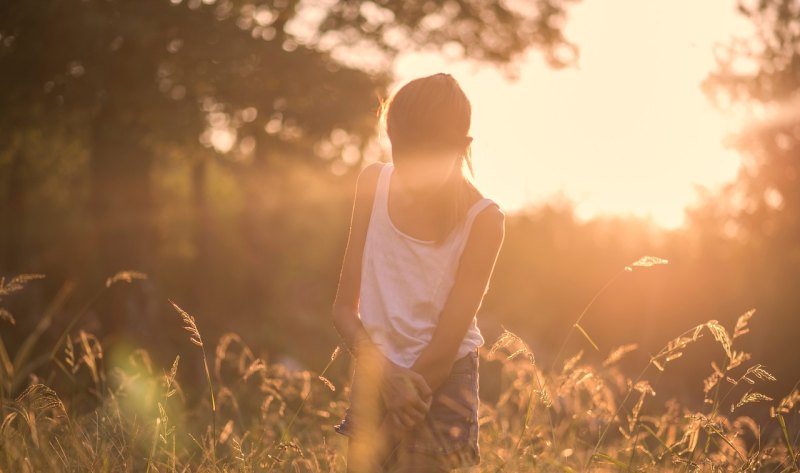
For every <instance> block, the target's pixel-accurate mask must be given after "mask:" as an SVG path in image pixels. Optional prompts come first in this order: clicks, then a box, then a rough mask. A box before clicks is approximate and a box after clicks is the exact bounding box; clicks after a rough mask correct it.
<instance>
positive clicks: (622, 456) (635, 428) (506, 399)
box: [0, 257, 800, 473]
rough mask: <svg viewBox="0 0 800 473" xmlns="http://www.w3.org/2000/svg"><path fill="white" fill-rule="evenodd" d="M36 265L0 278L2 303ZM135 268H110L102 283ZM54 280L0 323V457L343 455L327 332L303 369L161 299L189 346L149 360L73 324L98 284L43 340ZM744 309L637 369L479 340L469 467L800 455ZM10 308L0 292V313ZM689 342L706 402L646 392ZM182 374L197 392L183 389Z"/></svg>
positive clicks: (258, 463) (749, 462)
mask: <svg viewBox="0 0 800 473" xmlns="http://www.w3.org/2000/svg"><path fill="white" fill-rule="evenodd" d="M660 264H666V261H665V260H660V259H654V258H652V257H646V258H643V259H640V260H638V261H637V262H635V263H633V264H631V265H628V266H625V267H624V268H623V269H622V270H621V272H620V273H618V274H616V275H614V277H612V278H611V280H610V281H609V282H607V283H606V284H605V285H604V286H602V288H601V290H600V291H599V292H598V293H597V294H595V296H594V297H592V298H591V299H590V301H589V303H588V305H587V306H586V308H585V309H584V310H583V311H582V313H581V314H579V316H578V317H577V319H576V321H575V323H574V324H573V327H572V329H571V330H570V332H569V333H568V334H565V338H566V337H569V336H571V334H572V333H579V334H580V335H581V336H582V337H583V339H584V341H585V344H586V346H585V349H587V350H595V351H597V350H598V347H597V345H596V344H595V343H594V342H593V340H592V337H591V334H589V333H588V332H587V331H586V330H585V329H584V327H583V325H581V322H582V321H583V320H584V319H585V318H586V317H589V316H590V312H589V309H590V308H591V306H592V304H593V303H594V302H595V301H596V300H597V299H598V297H600V296H601V295H602V293H603V292H604V291H605V290H606V289H607V288H608V287H609V286H610V285H611V284H612V283H613V282H614V281H615V280H617V278H619V277H620V276H621V275H622V274H625V273H632V272H634V269H638V268H649V267H651V266H655V265H660ZM41 277H43V276H41V275H21V276H17V277H16V278H13V279H12V280H11V281H9V282H6V281H5V280H0V303H2V300H3V299H4V298H6V297H8V296H10V295H11V294H13V293H15V292H17V291H20V290H24V288H25V286H26V285H28V284H32V283H35V280H36V279H39V278H41ZM144 277H146V276H145V275H143V274H141V273H136V272H122V273H119V274H118V275H115V276H113V277H111V278H109V280H108V281H107V285H106V287H108V286H110V285H113V284H117V283H120V282H127V283H134V282H135V280H136V279H142V278H144ZM104 289H105V288H101V289H100V290H99V291H98V295H99V294H101V293H102V291H103V290H104ZM65 292H66V293H68V292H69V289H68V288H67V289H64V290H63V291H62V293H60V295H59V296H58V297H57V298H56V300H54V301H53V303H52V304H51V305H50V306H49V307H48V308H47V310H46V311H45V313H43V315H42V317H41V319H40V320H39V322H38V323H37V325H36V328H35V329H34V330H33V331H32V332H31V333H30V334H29V335H28V336H27V339H26V340H25V341H24V342H23V343H22V344H21V345H20V347H21V348H20V349H19V350H18V352H17V353H13V354H12V353H8V352H7V350H6V345H4V344H3V336H4V334H3V331H2V325H0V374H2V380H0V381H1V382H0V389H2V391H1V392H0V418H2V423H1V424H0V471H30V472H33V471H37V472H38V471H114V472H116V471H135V472H139V471H147V472H166V471H169V472H177V471H213V472H217V471H219V472H222V471H242V472H257V471H286V472H288V471H292V472H295V471H309V472H329V471H344V467H345V447H346V441H345V440H344V439H343V437H341V436H339V435H338V434H336V433H335V432H334V431H333V429H332V426H333V425H334V424H335V423H336V422H337V421H338V420H339V418H340V417H341V416H342V414H343V413H344V409H345V407H346V400H347V393H348V389H347V388H345V389H337V388H336V386H335V385H334V384H333V383H332V382H331V381H330V380H328V378H327V377H326V373H327V371H328V369H329V368H330V367H331V366H332V364H333V363H335V362H336V360H337V359H339V358H341V357H340V356H339V354H340V350H339V349H338V348H336V349H334V350H333V354H332V355H331V357H330V359H329V360H328V361H327V364H326V366H324V367H323V368H322V370H321V371H320V372H319V373H315V374H312V373H311V372H310V371H299V372H298V371H289V370H287V369H286V368H285V367H283V366H282V365H279V364H274V363H270V362H268V361H267V360H264V359H260V358H257V357H256V356H255V355H254V352H253V350H252V349H251V348H250V347H249V346H248V345H247V344H246V343H245V341H244V340H243V339H242V338H241V337H240V336H238V335H237V334H233V333H228V334H225V335H223V336H222V337H221V338H220V339H219V340H218V342H217V345H216V347H215V349H214V350H213V351H212V350H208V351H207V350H206V348H207V347H209V346H208V344H207V340H204V339H203V338H202V336H201V333H200V329H199V327H198V323H197V321H196V320H195V319H194V317H192V316H191V315H189V314H188V313H187V312H186V311H184V310H183V309H181V308H180V307H179V306H178V305H177V304H175V303H174V302H172V300H167V301H165V302H167V303H169V304H171V305H172V307H173V308H174V309H175V310H176V311H177V313H178V314H179V316H180V321H181V322H182V323H183V325H184V328H185V329H186V330H187V331H188V332H189V340H190V341H191V342H192V343H194V344H195V345H197V346H198V347H199V348H200V350H197V351H187V352H185V353H182V356H176V357H175V358H174V361H173V362H172V364H171V366H168V367H163V368H159V367H156V366H154V364H153V362H152V360H151V359H150V356H149V354H148V352H147V351H146V349H145V348H133V349H129V350H128V351H123V350H122V349H121V348H119V347H102V346H101V345H100V343H99V341H98V340H97V338H96V337H95V336H94V335H93V334H91V333H89V332H88V331H86V330H85V329H82V328H80V324H79V322H80V320H81V317H83V314H84V313H85V312H86V310H87V308H88V307H89V306H91V304H92V302H93V300H95V299H96V297H98V295H95V296H94V297H92V298H90V300H89V301H88V302H87V303H86V305H85V306H84V308H83V309H82V310H81V311H79V312H78V314H77V315H76V316H74V318H73V320H71V321H70V322H68V323H67V329H66V330H65V331H64V333H62V334H59V335H58V336H57V337H56V340H57V343H56V345H55V346H51V347H42V346H40V345H41V338H42V335H43V334H44V333H46V331H47V330H48V329H49V327H50V324H51V322H52V320H53V317H54V316H55V315H56V314H57V313H59V311H60V310H61V307H62V306H63V303H64V300H65ZM754 315H755V310H753V309H751V310H748V311H746V312H745V313H743V314H742V315H741V316H740V317H739V319H738V321H737V323H736V325H735V326H734V327H732V328H730V330H729V329H728V328H726V327H724V326H723V325H722V324H720V323H719V322H717V321H715V320H710V321H707V322H705V323H703V324H699V325H697V326H695V327H692V328H690V329H689V330H687V331H685V332H684V333H682V334H678V335H677V336H675V337H673V338H672V339H670V340H666V341H665V345H664V347H663V348H662V349H661V350H659V351H658V352H657V353H655V354H654V355H651V356H650V357H649V360H648V361H647V363H646V364H645V365H644V366H642V367H641V370H640V371H639V372H638V373H636V374H635V375H634V376H629V375H628V374H626V373H624V372H623V371H622V370H621V369H620V368H619V361H620V360H622V359H623V358H624V357H625V356H626V355H628V354H629V353H631V352H633V351H635V350H637V349H638V347H637V345H636V344H633V343H631V344H628V345H623V346H620V347H618V348H616V349H614V350H611V351H610V352H609V353H608V354H607V356H605V359H604V361H602V362H600V363H592V362H588V361H586V360H584V357H583V354H584V352H583V351H582V350H581V351H579V352H578V353H574V354H572V355H570V356H569V357H568V358H566V359H564V360H562V359H561V357H562V355H564V353H563V352H564V349H565V347H566V346H567V344H566V342H565V343H564V345H563V346H562V349H561V350H560V351H559V353H558V355H557V356H556V358H555V359H554V361H553V363H552V364H551V366H549V367H546V368H542V367H541V366H539V364H538V363H537V360H536V358H535V356H534V353H533V350H532V349H531V348H530V346H528V345H527V344H526V343H525V341H524V340H523V339H522V338H520V337H519V336H517V335H516V334H514V333H512V332H510V331H507V330H506V331H505V332H504V333H503V334H502V336H500V337H499V338H498V340H497V341H496V342H495V343H493V344H492V345H491V346H489V347H487V348H486V349H482V350H481V357H482V359H483V360H486V361H488V360H501V361H502V363H501V378H500V383H501V385H500V388H501V393H500V396H499V398H498V400H497V401H496V402H491V403H490V402H482V404H481V408H480V412H479V423H480V448H481V454H482V463H481V465H480V467H478V468H475V469H474V470H475V471H508V472H518V471H566V472H570V471H665V472H666V471H670V472H672V471H681V472H684V471H685V472H689V471H709V472H711V471H764V472H776V473H777V472H791V471H797V470H798V449H799V447H800V446H799V445H798V440H799V438H800V428H798V421H800V415H799V414H800V412H798V408H800V391H799V390H798V385H797V384H795V386H794V388H793V389H792V390H791V391H790V392H789V393H787V395H786V396H785V397H783V398H781V399H772V398H771V397H770V396H767V395H765V394H764V393H763V392H764V390H763V389H762V388H761V386H763V385H766V384H768V383H772V382H774V381H775V376H773V375H772V374H771V373H770V372H769V370H768V369H767V368H766V367H765V366H763V365H762V364H759V363H756V362H752V361H751V360H750V359H751V355H750V354H748V353H745V352H744V351H742V350H741V349H740V348H739V341H740V338H741V337H744V336H746V335H747V334H748V332H749V323H750V321H751V319H752V317H754ZM15 322H16V321H15V319H14V316H13V314H10V313H9V312H8V311H7V310H4V309H2V307H0V324H14V323H15ZM201 322H202V321H201ZM701 343H712V344H714V345H715V346H718V347H719V350H720V354H721V356H722V360H723V362H722V363H721V365H718V364H717V363H716V362H713V361H712V363H711V366H712V369H711V372H710V373H709V375H708V377H707V378H705V379H704V380H697V382H698V384H701V385H702V386H703V389H702V391H698V400H699V399H703V400H704V403H702V406H704V407H703V408H702V409H690V408H688V407H687V406H681V405H679V404H678V403H677V402H676V401H674V400H669V401H666V402H665V403H663V405H657V404H656V403H655V402H654V399H656V397H655V394H656V391H657V390H660V389H661V387H660V384H659V377H660V374H661V373H662V372H664V371H665V370H669V369H672V368H671V367H672V366H673V365H672V364H671V362H672V361H673V360H675V359H677V358H679V357H681V356H683V355H684V354H685V353H688V352H689V351H691V350H692V348H693V346H694V345H697V344H701ZM789 348H790V347H787V349H789ZM187 364H188V365H190V366H191V365H200V364H201V365H202V367H203V372H204V374H205V378H206V383H205V386H183V385H182V384H181V378H182V375H181V371H183V370H185V367H186V366H187ZM179 366H180V367H181V369H180V370H179ZM212 368H213V369H212ZM187 389H189V390H191V391H192V392H193V393H197V394H198V396H196V397H197V398H198V399H199V401H198V402H196V403H192V404H190V403H189V402H188V401H187V396H186V390H187ZM206 391H207V393H206ZM206 394H207V395H206ZM750 404H760V405H762V406H763V409H764V412H765V414H766V413H768V415H766V416H765V418H766V419H767V420H765V421H762V422H761V423H759V422H757V421H756V420H755V419H753V418H750V417H748V416H745V415H742V414H741V410H740V409H741V408H742V407H743V406H746V405H750ZM768 408H769V409H768ZM209 413H210V416H209Z"/></svg>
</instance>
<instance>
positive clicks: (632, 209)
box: [383, 0, 749, 228]
mask: <svg viewBox="0 0 800 473" xmlns="http://www.w3.org/2000/svg"><path fill="white" fill-rule="evenodd" d="M734 3H735V2H732V1H731V2H697V1H690V0H670V1H666V0H648V1H641V0H603V1H602V2H597V1H595V2H592V1H584V2H581V3H579V4H577V5H575V6H574V7H573V8H571V9H570V15H569V19H568V22H567V29H566V36H567V38H569V39H570V40H572V41H574V42H575V43H577V45H578V46H579V48H580V55H581V56H580V59H579V65H578V68H571V69H563V70H553V69H550V68H548V67H547V66H546V65H545V64H544V61H543V60H542V58H541V56H540V55H539V53H538V52H537V51H535V50H534V51H531V52H530V54H529V55H528V56H527V58H526V59H525V61H524V64H523V65H522V66H521V74H520V79H519V81H517V82H509V81H507V80H506V79H505V78H504V77H503V75H502V74H501V73H500V72H499V71H498V70H496V69H494V68H492V67H490V66H487V65H485V64H480V65H475V64H472V63H470V62H468V61H459V62H448V60H447V59H446V58H444V57H442V56H441V55H439V54H438V53H433V52H432V53H418V52H417V53H409V54H405V55H403V56H401V57H400V59H399V61H398V62H397V63H396V66H395V67H396V69H395V71H396V75H397V81H396V83H395V85H394V86H393V88H392V90H395V89H396V88H398V87H399V86H401V85H402V84H403V83H405V82H407V81H408V80H411V79H413V78H415V77H420V76H424V75H429V74H433V73H436V72H449V73H451V74H452V75H453V76H454V77H455V78H456V79H457V80H458V81H459V82H460V83H461V85H462V87H463V89H464V90H465V92H466V93H467V95H468V97H469V98H470V100H471V102H472V107H473V117H472V119H473V120H472V129H471V134H472V136H473V137H474V143H473V159H474V164H475V172H476V180H477V183H478V185H479V187H480V189H481V190H482V192H483V193H484V194H485V195H486V196H487V197H490V198H492V199H494V200H496V201H497V202H498V203H499V204H500V205H501V206H502V207H504V208H505V209H506V210H507V211H513V210H515V209H517V208H519V207H520V206H522V205H524V204H526V203H535V202H538V201H541V200H544V199H547V198H549V197H552V196H553V195H554V194H556V193H558V192H563V194H564V195H565V196H566V197H568V198H569V199H571V200H573V201H575V203H576V211H577V213H578V216H579V217H580V218H582V219H587V218H591V217H593V216H595V215H598V214H604V213H613V214H628V213H631V214H635V215H637V216H642V217H648V216H650V217H651V218H652V219H653V220H654V221H655V222H656V223H658V224H659V225H662V226H664V227H668V228H675V227H678V226H680V225H681V224H682V222H683V209H684V207H685V206H686V205H687V204H690V203H692V202H693V201H694V200H695V198H696V190H695V186H698V185H699V186H704V187H709V188H714V187H716V186H717V185H719V184H720V183H722V182H725V181H729V180H732V179H733V177H734V176H735V174H736V171H737V169H738V167H739V161H740V158H739V157H738V155H737V154H736V153H735V152H734V151H731V150H727V149H725V148H724V146H723V143H722V140H723V138H724V136H725V134H726V133H727V132H733V131H735V130H736V127H737V120H736V119H735V118H734V117H730V116H725V115H724V114H722V113H721V112H719V111H717V110H715V109H714V108H713V106H712V105H711V103H710V102H709V100H708V99H707V98H706V97H705V96H704V95H703V93H702V91H701V90H700V85H699V84H700V81H701V80H702V79H703V78H704V77H705V76H706V74H707V73H708V72H709V71H710V70H712V68H713V66H714V60H713V49H712V46H713V44H714V43H715V42H717V43H726V42H727V41H728V39H729V38H731V37H732V36H734V35H735V36H746V35H748V33H749V25H748V24H747V23H746V21H745V19H744V18H741V17H740V16H739V15H737V14H736V12H735V10H734ZM712 5H713V6H712ZM383 139H385V137H383Z"/></svg>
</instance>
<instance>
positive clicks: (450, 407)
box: [334, 349, 481, 469]
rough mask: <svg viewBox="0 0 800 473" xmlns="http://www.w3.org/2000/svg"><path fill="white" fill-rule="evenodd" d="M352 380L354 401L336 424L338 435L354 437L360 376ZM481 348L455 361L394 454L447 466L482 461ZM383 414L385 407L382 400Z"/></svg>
mask: <svg viewBox="0 0 800 473" xmlns="http://www.w3.org/2000/svg"><path fill="white" fill-rule="evenodd" d="M357 371H358V370H356V375H355V376H354V377H353V380H352V382H351V386H350V389H351V396H350V400H351V404H350V406H349V407H348V408H347V410H346V411H345V415H344V419H342V421H341V422H340V423H339V424H337V425H335V426H334V430H335V431H336V432H338V433H339V434H342V435H345V436H347V437H351V436H352V435H353V425H354V421H355V422H358V419H357V417H358V415H354V414H355V413H357V412H358V409H357V406H354V405H353V404H352V399H353V396H352V392H353V390H355V389H358V381H359V380H358V376H357ZM479 404H480V401H479V398H478V351H477V349H475V350H473V351H471V352H469V353H468V354H467V355H465V356H463V357H462V358H459V359H458V360H456V361H455V362H454V363H453V367H452V368H451V370H450V374H449V375H448V377H447V379H445V381H444V382H443V383H442V384H441V385H440V386H439V387H438V388H437V389H436V391H434V392H433V399H432V400H431V406H430V409H429V410H428V414H427V415H426V416H425V419H424V420H423V421H421V422H420V423H419V424H417V426H415V427H413V428H412V429H410V430H409V431H407V432H406V434H405V435H404V436H403V439H402V440H401V441H400V443H399V444H398V446H397V449H398V450H395V452H394V453H395V454H398V452H399V449H403V450H404V451H403V452H402V453H403V454H414V453H417V454H424V455H426V456H428V457H435V459H436V461H437V462H439V463H440V464H441V465H442V466H443V467H444V468H446V469H452V468H462V467H469V466H475V465H478V464H479V463H480V460H481V456H480V449H479V447H478V406H479ZM379 405H380V409H381V411H380V412H381V415H383V414H385V406H384V405H383V402H382V400H381V401H379Z"/></svg>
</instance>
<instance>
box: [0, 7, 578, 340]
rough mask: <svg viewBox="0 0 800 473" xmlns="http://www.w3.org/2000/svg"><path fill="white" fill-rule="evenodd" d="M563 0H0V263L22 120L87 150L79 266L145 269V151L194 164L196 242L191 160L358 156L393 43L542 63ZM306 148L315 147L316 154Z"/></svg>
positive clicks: (249, 168)
mask: <svg viewBox="0 0 800 473" xmlns="http://www.w3.org/2000/svg"><path fill="white" fill-rule="evenodd" d="M573 1H574V0H562V1H555V0H536V1H534V2H530V3H527V2H514V3H516V5H514V7H513V8H512V7H511V6H510V5H511V4H510V3H509V4H507V3H502V2H483V1H480V0H465V1H452V0H451V1H447V2H432V1H425V2H419V1H407V2H389V1H381V2H368V1H342V2H334V1H328V2H322V3H312V2H299V1H296V0H270V1H257V0H217V1H215V0H184V1H182V0H169V1H168V0H30V1H25V2H3V3H2V4H0V69H2V70H3V71H4V74H2V75H0V88H2V90H3V91H4V92H3V94H2V96H0V129H2V130H3V131H2V132H1V133H2V134H1V135H0V150H4V153H5V154H6V155H8V156H9V157H8V158H7V159H6V161H3V162H0V166H2V167H0V169H2V174H0V176H2V180H1V181H2V184H0V185H2V186H3V187H2V188H0V189H3V190H4V191H5V192H4V193H5V196H4V197H3V199H4V200H3V204H2V217H0V218H3V220H4V228H5V232H4V233H6V235H4V236H3V237H2V238H3V240H2V243H3V246H4V251H3V252H2V255H0V257H2V258H3V260H2V261H0V266H2V267H3V268H4V269H5V270H6V271H9V272H11V271H22V270H27V269H31V268H28V267H27V266H28V265H29V258H30V255H26V257H27V258H28V259H26V257H20V256H19V255H20V241H21V240H22V239H23V238H22V237H21V236H20V235H19V233H18V232H19V231H20V230H19V229H20V228H22V226H23V225H22V223H23V222H24V221H26V220H30V218H31V216H30V212H27V213H26V212H25V210H24V209H27V208H28V207H25V205H23V202H25V196H26V195H28V194H31V193H36V192H38V190H39V186H40V182H39V181H37V180H36V178H35V177H31V175H30V173H26V172H25V170H26V168H29V167H30V166H31V165H32V162H34V161H35V160H37V159H39V158H40V157H39V156H36V155H31V154H30V153H26V151H25V150H26V149H30V147H29V146H27V144H26V143H24V139H25V138H24V137H25V136H27V135H26V133H27V131H29V130H37V131H39V132H40V135H41V136H44V137H49V136H55V134H57V133H64V134H66V136H67V137H68V138H69V139H70V140H73V141H75V142H76V143H78V146H80V147H81V148H82V149H83V150H84V151H85V152H86V154H87V155H88V168H87V174H88V176H87V179H88V183H89V192H88V196H87V202H82V201H75V202H73V204H74V205H75V206H79V205H84V204H85V205H86V207H87V211H88V213H89V215H91V219H92V227H93V229H94V230H93V232H92V235H93V237H92V238H93V240H94V241H95V242H96V248H97V255H96V260H97V261H96V264H95V265H94V266H92V265H89V266H90V267H94V269H95V280H98V279H99V280H101V281H102V278H105V277H107V276H110V275H112V274H114V273H115V272H116V271H119V270H125V269H137V270H142V271H144V272H148V271H149V270H150V269H151V268H152V265H153V258H152V255H153V254H154V249H155V247H156V246H157V245H158V238H157V237H158V236H157V235H156V232H155V227H154V213H155V208H154V206H155V203H154V197H153V190H152V173H153V166H154V163H156V162H158V160H160V159H163V157H164V156H165V155H168V154H170V153H176V152H177V153H180V154H181V155H183V156H185V158H186V159H189V160H192V162H193V163H194V171H193V173H192V175H193V185H194V195H195V197H196V198H195V205H196V209H195V210H196V213H197V215H198V216H199V217H198V218H197V219H196V221H197V222H198V223H197V225H196V228H195V230H194V232H195V234H196V235H195V236H196V239H197V242H198V245H200V246H201V247H202V246H203V242H204V241H206V240H207V237H206V236H205V235H204V232H205V231H206V230H205V228H207V227H208V222H207V216H208V214H209V212H208V211H207V209H206V208H205V206H206V205H207V199H206V198H205V195H206V193H205V189H204V187H203V186H204V182H205V179H204V176H205V169H206V166H207V164H208V160H209V159H218V158H221V159H220V160H221V162H223V163H225V164H226V165H228V166H231V167H234V168H235V169H238V170H241V177H242V179H245V178H246V177H247V176H249V175H252V174H253V172H254V170H255V169H260V170H262V171H263V170H265V169H266V170H269V169H273V168H275V166H276V163H277V162H278V161H280V160H281V159H287V158H291V159H304V160H307V161H309V162H312V163H317V164H318V165H320V166H323V165H324V166H330V165H331V162H332V160H331V159H330V158H331V157H332V156H333V157H334V158H336V159H333V161H337V162H338V163H339V164H341V159H339V157H338V155H340V154H341V153H342V152H343V149H344V148H345V147H348V146H349V147H350V148H349V152H350V153H351V155H352V154H353V152H352V151H353V149H355V150H356V154H357V158H358V159H356V160H351V161H350V162H348V163H347V164H348V165H350V166H352V167H354V168H355V167H358V166H359V165H360V164H361V161H363V160H364V159H365V157H364V155H365V154H366V153H367V150H368V149H369V148H368V147H369V143H370V139H371V137H373V135H374V133H375V126H374V122H375V112H376V109H377V104H378V101H377V98H378V96H381V95H385V94H386V88H387V87H388V84H389V83H390V80H391V75H390V69H389V66H390V65H391V61H392V59H393V58H394V57H395V56H396V54H398V52H400V51H403V50H408V49H409V48H430V47H434V48H437V47H441V48H442V49H443V50H445V51H447V52H449V53H450V54H451V55H455V56H461V57H469V58H472V59H476V60H479V61H486V62H489V63H492V64H495V65H504V66H505V68H506V71H507V73H509V74H510V75H513V73H514V68H513V64H514V61H515V60H516V58H517V57H518V56H519V55H520V54H521V53H522V52H523V51H525V50H526V49H528V48H530V47H538V48H540V49H541V50H542V51H543V52H544V54H545V57H546V58H547V60H548V61H549V63H550V64H552V65H554V66H563V65H566V64H569V63H570V61H571V59H572V58H574V52H575V47H574V45H572V44H571V43H569V42H568V41H567V40H566V39H565V38H564V36H563V35H562V33H561V29H560V28H561V27H562V25H563V22H564V19H565V15H566V7H567V5H568V4H569V3H572V2H573ZM367 57H369V58H375V60H374V61H365V60H363V59H364V58H367ZM341 136H345V137H346V139H345V140H342V139H339V138H340V137H341ZM337 137H339V138H337ZM21 141H22V145H20V142H21ZM321 150H325V153H327V154H328V156H327V158H329V159H320V157H323V156H321V154H322V151H321ZM59 159H62V160H67V159H75V157H74V156H70V155H69V154H68V153H64V155H63V157H62V156H59ZM245 201H246V202H251V201H252V199H245ZM39 210H41V209H36V208H34V209H33V211H34V212H38V211H39ZM53 223H55V222H53ZM37 231H39V232H46V231H48V229H47V228H38V229H37ZM30 251H35V250H29V252H30ZM200 254H201V255H202V254H205V251H204V250H203V249H202V248H201V250H200ZM198 262H199V264H202V261H201V258H199V259H198ZM36 269H37V270H41V271H45V272H47V271H49V270H50V269H52V268H36ZM200 270H202V268H200ZM112 304H113V307H123V304H122V303H121V301H117V302H112ZM108 307H112V306H107V307H106V308H105V310H106V311H107V310H108ZM124 318H125V317H106V319H107V320H112V321H114V320H121V319H124ZM112 329H113V327H112Z"/></svg>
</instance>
